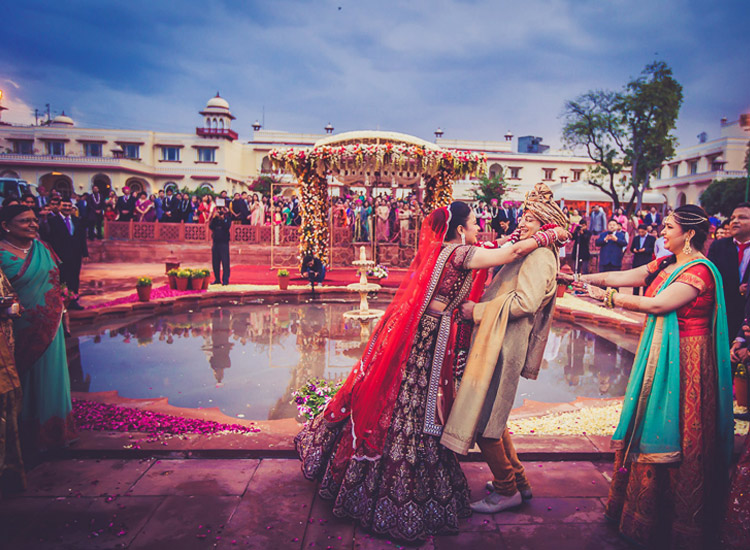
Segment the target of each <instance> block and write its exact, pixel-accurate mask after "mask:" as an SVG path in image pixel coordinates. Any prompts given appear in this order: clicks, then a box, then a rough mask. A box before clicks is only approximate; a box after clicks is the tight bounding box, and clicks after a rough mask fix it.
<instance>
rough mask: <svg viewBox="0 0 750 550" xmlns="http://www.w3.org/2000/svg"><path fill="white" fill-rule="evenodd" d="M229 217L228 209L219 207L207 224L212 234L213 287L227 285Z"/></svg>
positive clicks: (230, 224)
mask: <svg viewBox="0 0 750 550" xmlns="http://www.w3.org/2000/svg"><path fill="white" fill-rule="evenodd" d="M206 196H208V195H206ZM229 216H230V214H229V209H228V208H227V207H226V206H220V207H218V208H215V209H214V211H213V212H212V216H211V220H210V222H209V224H208V228H209V229H210V230H211V231H212V233H213V235H212V236H213V246H212V247H211V261H212V263H213V268H214V282H213V283H212V284H215V285H218V284H222V285H224V286H226V285H228V284H229V230H230V228H231V227H232V220H231V219H230V217H229ZM222 271H223V273H222Z"/></svg>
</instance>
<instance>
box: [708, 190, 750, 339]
mask: <svg viewBox="0 0 750 550" xmlns="http://www.w3.org/2000/svg"><path fill="white" fill-rule="evenodd" d="M729 234H730V235H731V236H730V237H726V238H724V239H719V240H716V241H714V242H713V243H712V244H711V248H709V249H708V259H709V260H711V261H712V262H713V263H714V264H715V265H716V268H717V269H718V270H719V273H721V277H722V279H723V280H724V300H725V301H726V306H727V322H728V324H729V336H730V338H734V337H735V336H737V335H738V334H739V331H740V327H741V325H742V319H743V317H744V308H745V301H746V297H747V294H748V292H747V288H748V278H750V269H748V264H750V203H746V202H743V203H740V204H738V205H737V206H736V207H735V208H734V211H733V212H732V217H731V218H730V219H729Z"/></svg>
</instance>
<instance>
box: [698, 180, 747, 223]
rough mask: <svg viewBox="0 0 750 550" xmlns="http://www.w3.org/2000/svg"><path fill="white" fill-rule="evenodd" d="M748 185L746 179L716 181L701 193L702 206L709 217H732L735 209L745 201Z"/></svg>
mask: <svg viewBox="0 0 750 550" xmlns="http://www.w3.org/2000/svg"><path fill="white" fill-rule="evenodd" d="M746 183H747V180H746V179H745V178H726V179H721V180H714V181H713V182H711V185H709V186H708V187H706V189H705V191H703V193H701V196H700V202H701V206H703V208H705V209H706V212H708V213H709V215H713V214H717V213H718V214H721V215H722V216H727V217H729V216H731V215H732V210H734V207H735V206H737V205H738V204H739V203H741V202H743V201H744V200H745V185H746Z"/></svg>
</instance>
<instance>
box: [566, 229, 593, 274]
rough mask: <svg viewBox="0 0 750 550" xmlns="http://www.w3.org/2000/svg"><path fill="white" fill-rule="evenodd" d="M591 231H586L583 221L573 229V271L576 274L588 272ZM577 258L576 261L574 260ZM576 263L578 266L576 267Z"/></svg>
mask: <svg viewBox="0 0 750 550" xmlns="http://www.w3.org/2000/svg"><path fill="white" fill-rule="evenodd" d="M590 247H591V231H589V230H588V227H587V223H586V220H585V219H583V218H582V219H581V222H580V223H579V224H578V225H577V226H576V227H574V228H573V251H572V253H571V257H572V258H573V266H574V267H573V269H574V271H575V272H576V273H582V274H584V275H586V274H587V273H588V272H589V261H591V250H590ZM576 258H577V260H576ZM576 262H577V263H578V265H576Z"/></svg>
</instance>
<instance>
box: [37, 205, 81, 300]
mask: <svg viewBox="0 0 750 550" xmlns="http://www.w3.org/2000/svg"><path fill="white" fill-rule="evenodd" d="M72 214H73V204H72V203H71V202H70V199H68V198H65V199H62V202H61V207H60V212H59V213H58V214H53V215H51V216H50V217H49V220H48V222H47V223H48V225H49V235H48V238H47V242H49V244H50V246H51V247H52V250H54V251H55V254H57V256H58V257H59V258H60V262H61V264H60V282H61V283H65V284H66V285H67V287H68V289H69V290H70V291H71V292H73V293H75V294H78V290H79V288H80V280H81V263H82V262H83V258H86V257H88V255H89V250H88V246H87V244H86V228H85V226H84V224H83V223H82V222H81V221H80V220H79V219H78V218H76V217H75V216H73V215H72ZM69 309H83V308H82V307H81V306H80V305H79V304H78V301H77V300H76V301H74V302H73V303H71V304H70V306H69Z"/></svg>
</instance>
